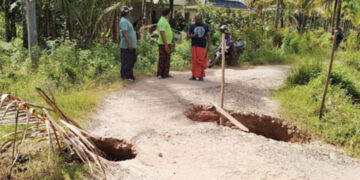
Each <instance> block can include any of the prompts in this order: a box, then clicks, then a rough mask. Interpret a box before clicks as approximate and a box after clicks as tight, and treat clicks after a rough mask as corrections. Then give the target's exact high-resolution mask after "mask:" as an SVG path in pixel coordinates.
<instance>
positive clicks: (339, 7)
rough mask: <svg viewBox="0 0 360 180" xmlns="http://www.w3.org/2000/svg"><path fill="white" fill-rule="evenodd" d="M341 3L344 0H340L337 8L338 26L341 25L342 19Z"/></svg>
mask: <svg viewBox="0 0 360 180" xmlns="http://www.w3.org/2000/svg"><path fill="white" fill-rule="evenodd" d="M341 4H342V0H338V7H337V8H338V9H337V19H336V28H339V27H340V20H341Z"/></svg>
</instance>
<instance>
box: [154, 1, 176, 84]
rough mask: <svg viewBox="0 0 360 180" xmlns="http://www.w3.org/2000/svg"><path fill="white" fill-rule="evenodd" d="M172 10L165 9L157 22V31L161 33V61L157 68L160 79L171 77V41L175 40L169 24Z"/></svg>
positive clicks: (159, 42) (159, 41)
mask: <svg viewBox="0 0 360 180" xmlns="http://www.w3.org/2000/svg"><path fill="white" fill-rule="evenodd" d="M171 13H172V12H171V10H170V9H169V8H167V9H164V10H163V13H162V16H161V18H160V20H159V22H158V24H157V31H158V33H159V40H158V44H159V63H158V70H157V77H158V78H159V79H162V78H169V77H171V76H170V74H169V71H170V58H171V43H172V40H173V32H172V29H171V27H170V24H169V20H170V18H171Z"/></svg>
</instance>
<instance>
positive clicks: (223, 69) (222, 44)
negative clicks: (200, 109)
mask: <svg viewBox="0 0 360 180" xmlns="http://www.w3.org/2000/svg"><path fill="white" fill-rule="evenodd" d="M225 49H226V45H225V33H222V38H221V59H222V61H221V72H222V79H221V97H220V102H221V103H220V105H221V108H224V94H225ZM224 121H225V120H224V119H223V118H220V125H224V124H225V123H224Z"/></svg>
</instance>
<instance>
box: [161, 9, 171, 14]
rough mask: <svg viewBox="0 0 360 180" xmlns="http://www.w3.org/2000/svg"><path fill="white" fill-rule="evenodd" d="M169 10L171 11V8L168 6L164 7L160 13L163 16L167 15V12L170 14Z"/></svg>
mask: <svg viewBox="0 0 360 180" xmlns="http://www.w3.org/2000/svg"><path fill="white" fill-rule="evenodd" d="M170 12H171V9H170V8H166V9H164V10H163V12H162V15H163V16H167V15H168V14H170Z"/></svg>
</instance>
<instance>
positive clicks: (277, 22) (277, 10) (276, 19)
mask: <svg viewBox="0 0 360 180" xmlns="http://www.w3.org/2000/svg"><path fill="white" fill-rule="evenodd" d="M280 4H281V0H276V14H275V22H274V27H275V29H277V28H278V25H279V18H280Z"/></svg>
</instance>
